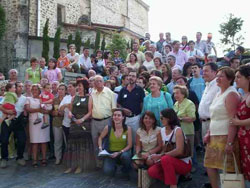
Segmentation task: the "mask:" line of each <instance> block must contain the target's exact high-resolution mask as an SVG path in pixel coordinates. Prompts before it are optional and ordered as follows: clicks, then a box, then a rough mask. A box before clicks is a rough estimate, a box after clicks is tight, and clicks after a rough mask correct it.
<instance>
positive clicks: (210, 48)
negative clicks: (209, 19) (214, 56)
mask: <svg viewBox="0 0 250 188" xmlns="http://www.w3.org/2000/svg"><path fill="white" fill-rule="evenodd" d="M206 42H207V49H208V54H211V53H212V49H213V48H214V47H215V45H214V43H213V42H212V41H210V42H208V41H206Z"/></svg>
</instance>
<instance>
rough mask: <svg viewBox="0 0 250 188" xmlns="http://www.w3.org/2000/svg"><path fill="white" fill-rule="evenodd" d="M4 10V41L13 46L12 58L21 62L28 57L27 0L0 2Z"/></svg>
mask: <svg viewBox="0 0 250 188" xmlns="http://www.w3.org/2000/svg"><path fill="white" fill-rule="evenodd" d="M0 3H1V5H2V6H3V8H4V9H5V12H6V19H7V29H6V33H5V36H4V38H3V39H4V40H6V41H8V42H10V43H12V44H13V45H14V49H13V53H12V54H13V58H14V59H15V60H18V61H19V60H23V59H26V58H27V56H28V53H27V45H28V20H29V19H28V17H29V11H28V0H2V1H0Z"/></svg>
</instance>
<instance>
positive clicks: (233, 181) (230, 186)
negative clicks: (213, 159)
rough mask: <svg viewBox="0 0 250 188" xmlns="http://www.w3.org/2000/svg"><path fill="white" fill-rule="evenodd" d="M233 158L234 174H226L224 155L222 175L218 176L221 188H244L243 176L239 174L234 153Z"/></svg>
mask: <svg viewBox="0 0 250 188" xmlns="http://www.w3.org/2000/svg"><path fill="white" fill-rule="evenodd" d="M233 158H234V169H235V172H236V173H235V174H234V173H227V172H226V170H227V154H226V155H225V159H224V169H223V173H222V174H220V182H221V188H245V181H244V176H243V174H240V173H239V169H238V166H237V162H236V159H235V155H234V153H233Z"/></svg>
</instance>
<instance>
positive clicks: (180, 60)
mask: <svg viewBox="0 0 250 188" xmlns="http://www.w3.org/2000/svg"><path fill="white" fill-rule="evenodd" d="M169 55H172V56H174V57H175V58H176V62H175V63H176V65H179V66H180V67H181V68H183V66H184V64H185V63H186V62H187V61H188V57H187V54H186V53H185V52H183V51H182V50H179V51H178V52H177V53H175V52H173V51H172V52H170V53H169Z"/></svg>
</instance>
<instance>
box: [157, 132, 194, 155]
mask: <svg viewBox="0 0 250 188" xmlns="http://www.w3.org/2000/svg"><path fill="white" fill-rule="evenodd" d="M176 129H177V128H175V129H174V130H173V132H172V134H171V136H170V139H169V140H168V141H165V145H164V146H163V149H162V153H167V152H170V151H172V150H174V149H175V148H176V143H175V142H172V139H173V136H174V134H175V130H176ZM182 134H183V136H184V150H183V153H182V154H180V155H178V156H176V158H178V159H183V158H186V157H190V156H191V144H190V141H189V139H187V138H186V137H185V135H184V133H183V131H182Z"/></svg>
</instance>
